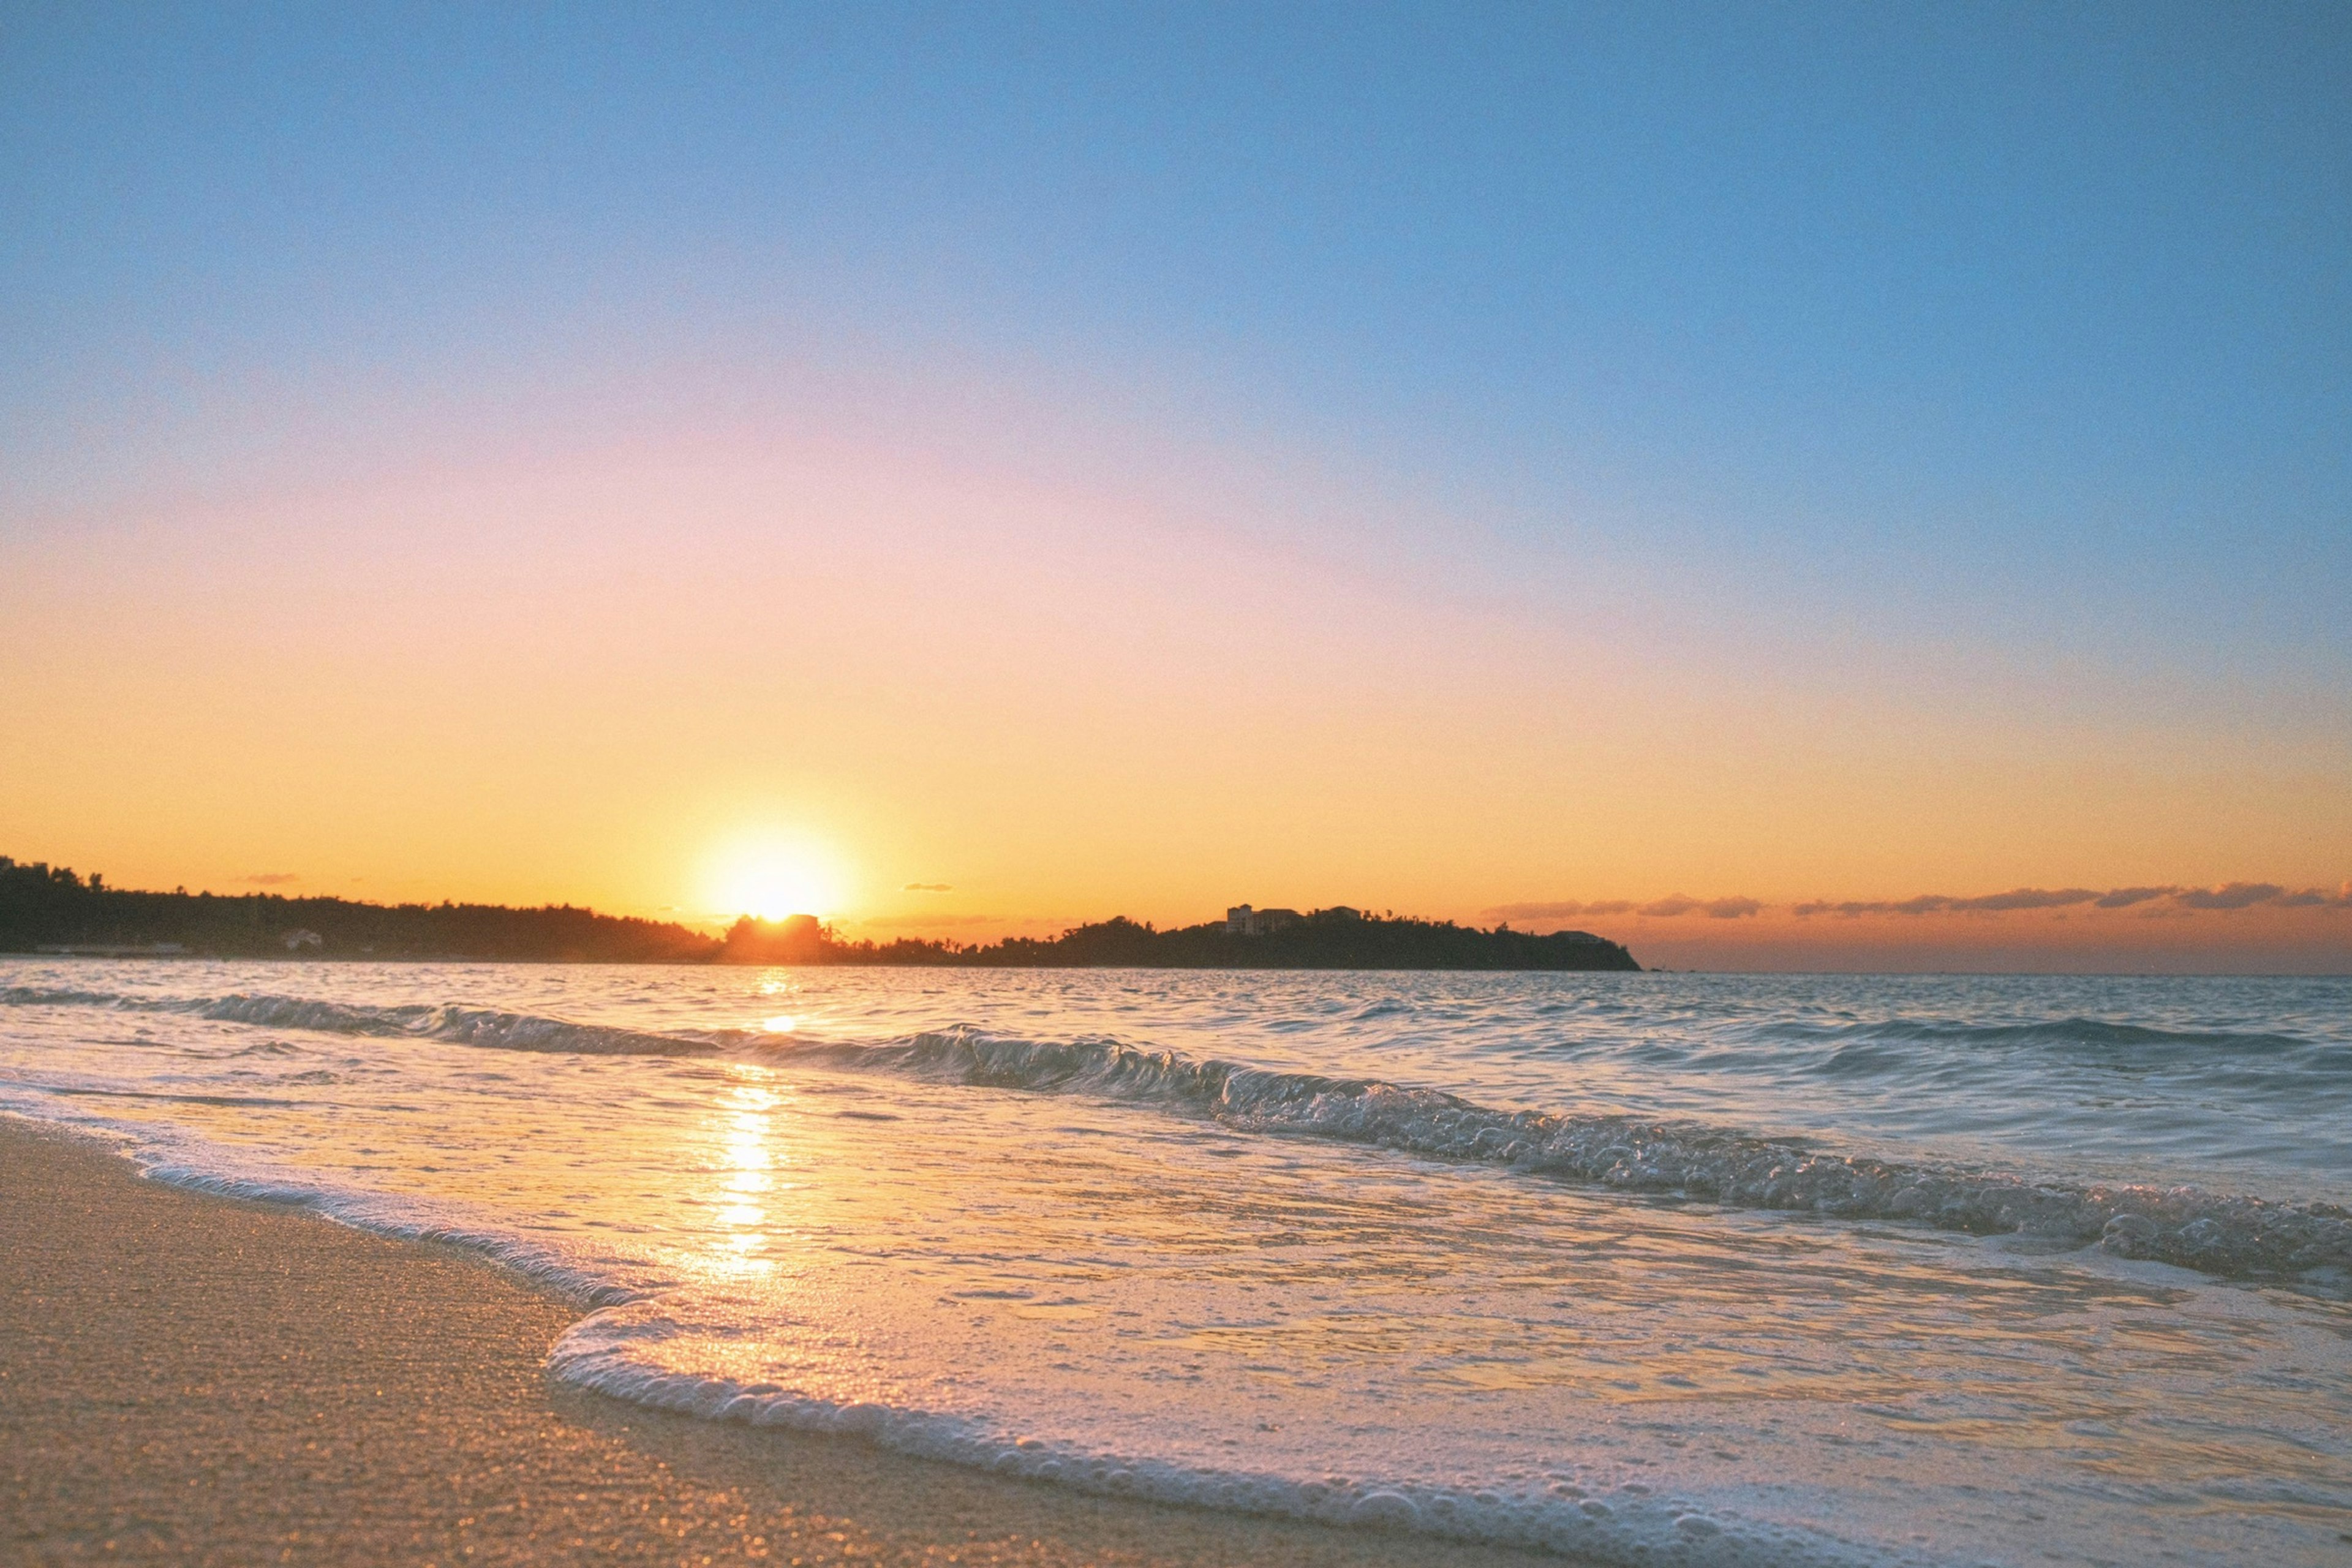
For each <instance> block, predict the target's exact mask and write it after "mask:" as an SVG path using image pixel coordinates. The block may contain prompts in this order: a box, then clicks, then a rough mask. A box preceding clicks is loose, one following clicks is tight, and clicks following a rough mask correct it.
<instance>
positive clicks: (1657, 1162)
mask: <svg viewBox="0 0 2352 1568" xmlns="http://www.w3.org/2000/svg"><path fill="white" fill-rule="evenodd" d="M0 1003H5V1004H6V1005H33V1006H39V1005H48V1006H103V1007H110V1008H116V1009H121V1010H131V1011H162V1012H174V1013H182V1014H189V1015H194V1016H201V1017H205V1018H210V1019H215V1020H220V1021H224V1022H232V1023H238V1024H246V1025H252V1026H261V1027H268V1028H282V1029H301V1030H309V1031H320V1032H326V1033H331V1034H345V1035H361V1036H378V1037H391V1036H405V1037H411V1038H420V1039H432V1040H437V1041H443V1042H447V1043H452V1044H458V1045H467V1046H473V1047H484V1048H491V1049H499V1050H521V1051H553V1052H572V1053H584V1054H598V1055H650V1056H666V1057H690V1056H736V1057H743V1058H751V1059H756V1060H762V1061H766V1062H770V1063H772V1064H776V1065H788V1064H793V1063H802V1064H808V1065H815V1066H824V1067H827V1068H835V1069H840V1070H847V1071H856V1072H871V1073H882V1074H895V1075H898V1076H903V1077H908V1078H917V1079H925V1080H927V1081H930V1082H936V1083H950V1084H961V1085H969V1086H972V1087H982V1088H995V1089H1017V1090H1022V1091H1024V1092H1030V1093H1066V1094H1085V1095H1090V1096H1096V1097H1099V1098H1103V1099H1108V1100H1120V1101H1127V1102H1130V1103H1140V1104H1153V1105H1159V1106H1162V1107H1165V1108H1168V1109H1170V1110H1176V1111H1179V1112H1181V1113H1186V1114H1193V1115H1202V1116H1206V1117H1209V1118H1212V1119H1213V1120H1215V1121H1219V1122H1221V1123H1223V1124H1224V1125H1226V1126H1230V1127H1234V1128H1237V1129H1242V1130H1245V1131H1257V1132H1265V1133H1276V1134H1287V1135H1294V1136H1311V1137H1318V1138H1328V1139H1333V1140H1337V1141H1340V1142H1351V1143H1359V1144H1365V1145H1370V1146H1372V1147H1376V1148H1382V1149H1391V1150H1396V1151H1399V1152H1405V1153H1410V1154H1413V1155H1417V1156H1421V1157H1423V1158H1430V1159H1440V1160H1447V1161H1454V1162H1463V1163H1482V1164H1489V1165H1496V1166H1501V1167H1505V1168H1507V1169H1510V1170H1512V1171H1515V1172H1520V1173H1528V1174H1530V1175H1540V1176H1544V1177H1549V1178H1551V1179H1555V1180H1560V1181H1566V1182H1572V1183H1578V1184H1586V1185H1591V1186H1598V1187H1602V1188H1608V1189H1612V1190H1615V1191H1620V1192H1627V1193H1640V1194H1661V1195H1667V1196H1672V1197H1676V1198H1683V1199H1689V1200H1696V1201H1700V1202H1706V1203H1714V1204H1719V1205H1725V1206H1727V1207H1734V1208H1743V1209H1754V1210H1765V1211H1773V1212H1781V1213H1791V1214H1810V1215H1824V1216H1829V1217H1832V1218H1839V1219H1849V1220H1892V1221H1900V1222H1906V1223H1909V1224H1915V1225H1921V1226H1930V1227H1933V1228H1936V1229H1939V1230H1946V1231H1954V1232H1963V1233H1967V1234H1970V1235H1977V1236H1995V1235H2014V1234H2022V1235H2027V1236H2032V1237H2042V1238H2047V1239H2049V1240H2052V1241H2054V1242H2061V1243H2065V1244H2069V1245H2073V1246H2077V1247H2082V1246H2091V1245H2096V1246H2098V1247H2101V1248H2102V1249H2103V1250H2105V1251H2106V1252H2108V1253H2110V1254H2113V1255H2116V1256H2118V1257H2122V1258H2137V1259H2147V1260H2152V1261H2157V1262H2162V1263H2168V1264H2173V1265H2177V1266H2179V1267H2181V1268H2193V1269H2197V1270H2200V1271H2201V1272H2204V1273H2208V1274H2214V1275H2220V1276H2225V1277H2232V1278H2259V1277H2281V1276H2293V1275H2303V1276H2312V1275H2317V1276H2320V1277H2322V1278H2324V1279H2344V1280H2352V1210H2347V1209H2344V1208H2341V1207H2338V1206H2337V1205H2332V1204H2325V1203H2312V1204H2293V1203H2285V1202H2281V1201H2277V1200H2274V1199H2266V1198H2262V1197H2257V1196H2252V1195H2245V1194H2226V1193H2215V1192H2211V1191H2208V1190H2205V1189H2201V1188H2197V1187H2188V1186H2181V1187H2158V1186H2148V1185H2135V1184H2108V1183H2089V1184H2078V1183H2070V1182H2067V1181H2064V1180H2060V1179H2047V1180H2042V1179H2033V1178H2030V1177H2027V1176H2023V1175H2020V1174H2016V1173H2008V1172H2002V1171H1999V1170H1990V1169H1974V1168H1967V1167H1959V1166H1953V1165H1945V1164H1936V1163H1910V1162H1906V1161H1902V1160H1897V1159H1880V1158H1874V1157H1869V1156H1860V1155H1850V1154H1841V1153H1837V1152H1831V1151H1824V1150H1821V1149H1817V1148H1813V1147H1810V1146H1807V1145H1804V1144H1801V1143H1799V1142H1793V1141H1790V1140H1786V1139H1773V1138H1765V1137H1758V1136H1755V1135H1753V1134H1750V1133H1746V1132H1741V1131H1736V1130H1730V1129H1725V1128H1719V1127H1714V1126H1710V1125H1707V1124H1705V1123H1700V1122H1693V1121H1645V1120H1643V1119H1640V1118H1637V1117H1632V1116H1625V1115H1578V1114H1559V1113H1553V1112H1548V1111H1541V1110H1499V1109H1496V1108H1492V1107H1488V1106H1483V1105H1480V1104H1477V1103H1475V1101H1472V1100H1465V1099H1462V1098H1460V1097H1458V1096H1455V1095H1453V1094H1449V1093H1446V1092H1444V1091H1443V1090H1441V1089H1428V1088H1416V1087H1411V1086H1406V1085H1400V1084H1394V1083H1389V1082H1385V1081H1382V1080H1381V1079H1351V1078H1336V1077H1327V1076H1323V1075H1320V1074H1315V1073H1305V1072H1296V1071H1282V1070H1276V1069H1271V1068H1256V1067H1251V1066H1248V1065H1246V1064H1243V1063H1235V1062H1227V1061H1221V1060H1213V1059H1212V1060H1202V1059H1197V1058H1191V1057H1188V1056H1185V1055H1183V1054H1181V1053H1179V1052H1173V1051H1153V1050H1147V1049H1142V1048H1139V1047H1134V1046H1130V1045H1127V1044H1124V1043H1122V1042H1119V1041H1117V1040H1110V1039H1081V1040H1074V1041H1063V1042H1056V1041H1040V1040H1027V1039H1019V1038H1009V1037H1002V1036H996V1035H991V1034H987V1033H985V1032H982V1031H980V1030H977V1029H971V1028H963V1027H958V1028H951V1029H945V1030H940V1031H934V1032H927V1033H923V1034H919V1035H914V1036H910V1037H906V1038H903V1039H898V1040H893V1041H887V1042H883V1043H878V1044H876V1043H843V1042H828V1041H801V1040H783V1039H779V1038H778V1037H774V1036H771V1035H765V1034H761V1033H758V1032H754V1031H750V1030H712V1031H704V1032H698V1033H697V1032H686V1033H677V1034H663V1033H652V1032H647V1031H644V1030H636V1029H628V1028H620V1027H614V1026H600V1025H591V1024H578V1023H572V1022H568V1021H565V1020H562V1019H558V1018H549V1017H542V1016H535V1015H531V1014H526V1013H514V1012H507V1011H500V1010H498V1009H492V1008H474V1007H462V1006H457V1005H422V1004H420V1005H405V1006H394V1007H373V1006H363V1005H350V1004H344V1003H337V1002H327V1001H320V1000H315V999H310V998H303V997H292V996H278V995H268V994H234V995H229V996H222V997H210V998H198V999H188V1000H168V1001H167V1000H161V999H152V998H141V997H135V996H122V995H114V994H106V993H100V992H89V991H78V990H59V989H45V988H38V987H15V988H11V989H8V990H6V991H0ZM1922 1031H1934V1032H1937V1033H1939V1035H1940V1036H1942V1037H1960V1036H1967V1037H1976V1038H1981V1039H1989V1040H1995V1041H1999V1040H2010V1041H2016V1040H2020V1039H2022V1038H2024V1037H2028V1036H2034V1035H2037V1034H2038V1035H2041V1036H2045V1037H2046V1036H2047V1035H2048V1034H2049V1033H2050V1032H2052V1031H2057V1032H2059V1033H2061V1034H2063V1035H2064V1036H2065V1037H2067V1038H2068V1039H2070V1040H2072V1041H2074V1042H2076V1043H2099V1042H2101V1041H2103V1040H2104V1041H2105V1043H2109V1044H2113V1045H2120V1046H2146V1045H2149V1044H2151V1043H2153V1044H2158V1045H2164V1046H2167V1047H2178V1046H2186V1045H2197V1046H2200V1047H2201V1048H2210V1047H2211V1045H2212V1044H2213V1043H2214V1042H2215V1041H2216V1040H2217V1039H2228V1040H2233V1041H2239V1042H2248V1041H2254V1040H2263V1039H2268V1040H2275V1041H2287V1040H2289V1037H2278V1036H2269V1037H2257V1036H2227V1037H2220V1036H2205V1035H2195V1034H2188V1033H2180V1032H2173V1031H2166V1030H2158V1029H2146V1028H2139V1027H2135V1026H2118V1025H2105V1024H2094V1023H2091V1022H2090V1021H2088V1020H2081V1019H2073V1020H2066V1021H2064V1022H2063V1023H2059V1024H2053V1025H2029V1026H1995V1027H1979V1028H1972V1029H1967V1030H1961V1029H1957V1028H1952V1027H1949V1026H1934V1025H1913V1024H1898V1025H1873V1026H1864V1028H1858V1029H1856V1030H1854V1031H1853V1034H1855V1035H1856V1036H1862V1035H1864V1034H1865V1033H1867V1034H1868V1035H1869V1036H1870V1037H1876V1038H1882V1039H1884V1038H1891V1037H1896V1035H1897V1034H1898V1032H1899V1033H1900V1034H1901V1035H1903V1036H1905V1037H1915V1038H1916V1037H1918V1036H1919V1035H1920V1033H1921V1032H1922ZM1820 1037H1821V1036H1820V1035H1819V1034H1818V1033H1817V1034H1816V1035H1815V1036H1814V1038H1816V1039H1818V1038H1820ZM2292 1043H2294V1044H2296V1045H2301V1044H2304V1043H2305V1042H2300V1041H2294V1042H2292Z"/></svg>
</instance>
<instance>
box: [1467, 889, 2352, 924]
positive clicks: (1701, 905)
mask: <svg viewBox="0 0 2352 1568" xmlns="http://www.w3.org/2000/svg"><path fill="white" fill-rule="evenodd" d="M2084 908H2087V909H2095V910H2128V909H2134V908H2145V909H2147V911H2148V912H2151V913H2154V912H2158V911H2160V910H2172V911H2176V912H2179V911H2188V910H2223V911H2229V910H2252V909H2289V910H2309V909H2328V910H2352V882H2347V883H2345V884H2344V885H2343V886H2342V887H2340V888H2337V889H2333V890H2330V889H2326V888H2302V889H2289V888H2286V887H2284V886H2282V885H2281V884H2279V883H2276V882H2224V883H2222V884H2221V885H2220V886H2218V887H2211V888H2189V887H2181V886H2179V885H2177V884H2173V885H2167V886H2164V887H2149V888H2109V889H2104V890H2102V889H2097V888H2011V889H2009V891H2007V892H2005V893H1979V894H1973V895H1968V896H1959V895H1955V894H1950V893H1920V894H1918V895H1916V896H1915V897H1912V898H1908V899H1842V900H1829V899H1816V900H1805V901H1802V902H1799V903H1793V904H1786V905H1775V904H1766V903H1762V902H1760V901H1759V900H1755V899H1749V898H1726V899H1695V898H1693V897H1691V896H1690V895H1689V894H1687V893H1675V894H1672V895H1670V896H1669V897H1666V898H1663V899H1653V900H1649V901H1648V902H1646V903H1640V902H1636V901H1634V900H1630V899H1604V900H1576V899H1559V900H1549V901H1543V902H1536V903H1524V904H1497V905H1496V906H1495V907H1494V908H1492V909H1489V910H1481V911H1480V913H1481V915H1482V917H1483V918H1485V919H1486V920H1490V921H1496V920H1501V921H1559V920H1573V919H1576V918H1578V917H1580V916H1610V915H1628V914H1631V915H1639V916H1641V917H1643V918H1644V919H1648V920H1674V919H1677V918H1679V917H1681V916H1685V915H1703V916H1705V917H1706V918H1708V919H1710V920H1741V919H1745V918H1747V917H1748V916H1751V915H1759V914H1763V913H1766V912H1768V911H1771V910H1786V911H1787V912H1788V913H1790V914H1792V915H1795V916H1798V917H1799V918H1801V919H1811V918H1812V917H1814V916H1816V915H1836V916H1840V917H1843V918H1844V919H1848V920H1857V919H1861V918H1864V917H1865V916H1886V915H1903V916H1913V917H1918V916H1925V915H2000V914H2011V913H2017V912H2020V911H2032V910H2069V909H2084Z"/></svg>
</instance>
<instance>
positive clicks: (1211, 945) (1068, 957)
mask: <svg viewBox="0 0 2352 1568" xmlns="http://www.w3.org/2000/svg"><path fill="white" fill-rule="evenodd" d="M724 948H725V952H724V953H723V955H722V956H723V957H724V958H725V959H726V960H727V961H729V962H732V963H861V964H942V965H955V966H960V967H964V968H971V969H1102V968H1134V969H1554V970H1569V969H1591V970H1638V969H1640V968H1641V967H1642V966H1641V965H1640V964H1639V963H1635V962H1633V954H1632V953H1630V952H1626V951H1625V949H1623V948H1622V947H1620V946H1619V945H1618V944H1617V943H1615V942H1609V941H1606V940H1604V939H1602V938H1601V937H1597V936H1594V935H1592V934H1591V932H1589V931H1554V932H1552V933H1550V934H1549V935H1544V936H1538V935H1537V934H1535V933H1534V932H1532V931H1513V930H1511V929H1510V928H1509V927H1508V926H1498V927H1496V929H1495V930H1493V931H1481V930H1479V929H1477V928H1476V927H1474V926H1459V925H1455V924H1454V922H1453V921H1422V920H1411V919H1403V918H1398V917H1394V916H1388V917H1382V916H1378V915H1364V914H1359V913H1357V912H1356V911H1355V910H1315V911H1313V912H1312V913H1309V914H1307V915H1304V916H1301V917H1299V919H1298V920H1297V923H1295V924H1291V925H1287V926H1285V927H1284V928H1282V929H1280V930H1277V931H1263V932H1260V933H1257V934H1255V935H1244V934H1242V933H1241V932H1238V931H1231V930H1228V929H1227V927H1226V925H1225V922H1224V921H1212V922H1209V923H1207V924H1203V925H1195V926H1181V927H1178V928H1175V929H1173V930H1170V931H1160V930H1158V929H1156V928H1155V927H1153V926H1150V925H1148V924H1139V923H1138V922H1136V921H1131V920H1129V919H1127V918H1126V917H1124V916H1119V917H1117V918H1115V919H1112V920H1107V921H1096V922H1093V923H1091V924H1087V925H1082V926H1079V927H1077V928H1076V930H1073V931H1064V932H1063V933H1062V934H1061V935H1060V936H1057V937H1046V938H1037V937H1025V936H1016V937H1007V938H1005V939H1004V940H1003V941H1002V942H990V943H987V944H985V945H977V944H975V945H969V946H959V945H957V944H956V943H953V942H919V941H915V940H912V939H908V938H901V939H900V940H898V941H897V942H881V943H876V942H843V941H840V940H839V939H837V938H836V937H835V935H834V933H833V932H832V931H829V930H827V929H826V928H825V927H824V926H822V925H820V924H818V923H817V921H815V920H814V919H812V918H811V917H809V916H806V915H799V916H795V917H793V919H792V920H789V921H781V922H770V921H753V920H750V919H745V920H740V921H736V922H735V925H734V927H733V928H732V929H731V930H730V931H728V933H727V937H726V940H725V943H724Z"/></svg>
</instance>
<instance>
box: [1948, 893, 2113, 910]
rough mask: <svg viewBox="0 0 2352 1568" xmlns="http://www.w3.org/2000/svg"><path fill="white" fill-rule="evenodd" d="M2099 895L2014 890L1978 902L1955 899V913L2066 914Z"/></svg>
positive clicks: (1988, 896) (1995, 894)
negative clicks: (2034, 911) (2049, 912)
mask: <svg viewBox="0 0 2352 1568" xmlns="http://www.w3.org/2000/svg"><path fill="white" fill-rule="evenodd" d="M2098 897H2099V895H2098V893H2097V892H2095V890H2093V889H2089V888H2058V889H2050V888H2012V889H2010V890H2009V891H2008V892H2006V893H1988V894H1986V895H1985V896H1984V897H1982V898H1979V899H1954V900H1952V901H1951V908H1953V909H1956V910H1996V911H1997V910H2063V909H2066V908H2068V907H2070V906H2072V905H2074V904H2087V903H2093V902H2095V901H2096V900H2097V899H2098Z"/></svg>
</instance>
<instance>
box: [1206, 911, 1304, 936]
mask: <svg viewBox="0 0 2352 1568" xmlns="http://www.w3.org/2000/svg"><path fill="white" fill-rule="evenodd" d="M1306 918H1307V917H1306V916H1304V915H1302V914H1300V913H1299V912H1298V911H1297V910H1254V909H1252V908H1250V907H1249V906H1248V905H1247V904H1235V905H1234V907H1233V908H1232V909H1229V910H1226V911H1225V931H1226V933H1227V934H1228V935H1231V936H1269V935H1272V934H1273V933H1274V932H1276V931H1286V930H1288V929H1289V928H1290V927H1292V926H1295V925H1297V924H1298V923H1299V922H1300V921H1303V920H1305V919H1306Z"/></svg>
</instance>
